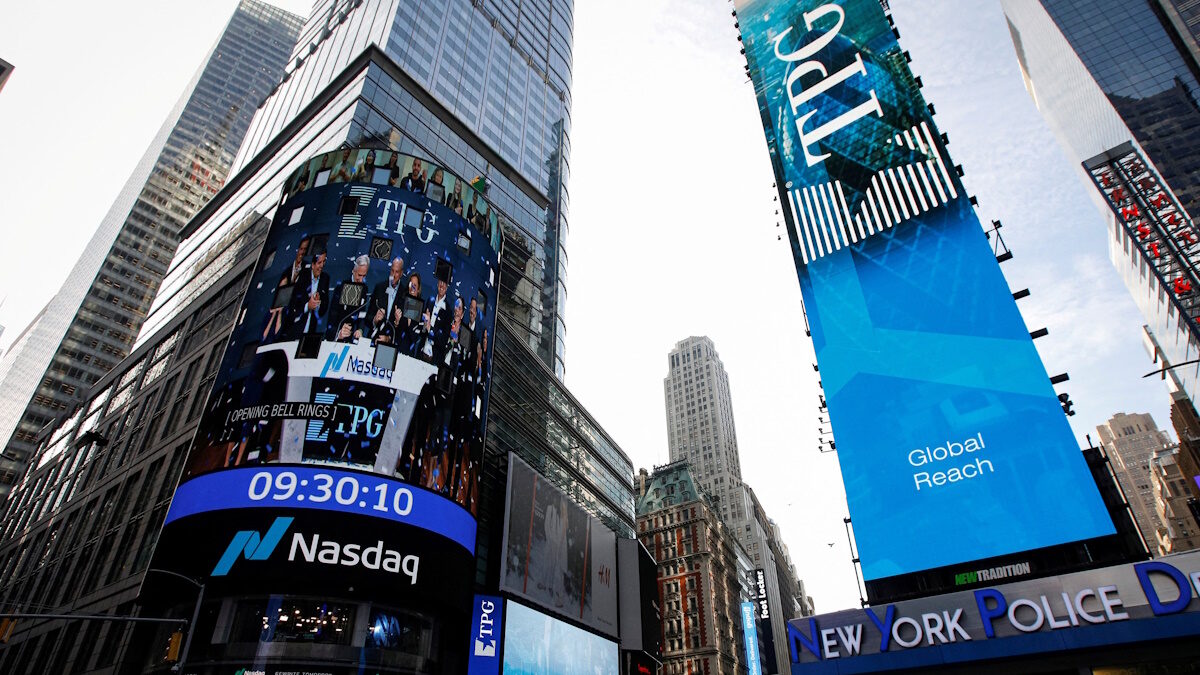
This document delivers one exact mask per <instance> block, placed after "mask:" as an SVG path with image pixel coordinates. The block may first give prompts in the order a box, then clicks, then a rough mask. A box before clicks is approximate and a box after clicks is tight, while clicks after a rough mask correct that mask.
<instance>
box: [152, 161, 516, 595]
mask: <svg viewBox="0 0 1200 675" xmlns="http://www.w3.org/2000/svg"><path fill="white" fill-rule="evenodd" d="M286 185H287V188H286V189H285V191H284V195H283V198H282V202H281V204H280V205H279V207H278V208H277V210H276V213H275V216H274V219H273V222H272V226H271V229H270V231H269V232H268V233H267V237H266V241H265V243H264V245H263V249H262V253H261V255H260V257H259V259H258V263H257V265H256V267H255V268H254V272H253V276H252V278H251V281H250V284H249V290H248V291H247V293H246V296H245V298H244V299H243V302H242V307H241V313H240V315H239V316H240V318H239V320H238V324H237V326H236V327H235V329H234V331H233V334H232V336H231V338H230V341H229V344H228V346H227V348H226V351H225V355H224V359H223V360H222V361H221V363H220V366H219V368H218V369H217V371H216V374H215V380H214V382H213V385H212V391H211V394H210V395H209V397H208V401H207V404H206V406H205V408H204V412H203V416H202V418H201V421H200V425H199V428H198V430H197V433H196V436H195V438H194V440H193V443H192V447H191V448H190V451H189V454H188V459H187V461H186V463H185V465H184V472H183V477H182V479H181V483H180V485H179V488H178V489H177V492H176V496H175V499H174V501H173V502H172V506H171V509H170V511H169V513H168V515H167V518H166V523H165V526H164V534H163V538H162V542H160V545H159V547H158V549H159V550H158V553H156V555H158V557H159V562H160V563H161V564H160V565H158V566H160V567H164V569H171V570H174V571H178V572H181V573H185V574H189V575H192V576H196V577H209V578H210V580H211V581H212V582H213V584H214V586H218V587H219V586H222V585H239V584H242V583H244V582H245V583H250V582H253V581H254V580H256V579H257V580H259V581H276V580H284V579H286V578H288V575H290V574H292V573H293V570H299V571H301V572H304V573H312V576H311V578H310V580H309V589H308V590H336V591H338V592H348V591H347V588H348V587H349V586H350V585H348V584H345V583H344V582H345V580H346V579H348V578H351V577H353V576H354V575H355V574H358V573H359V572H362V573H364V574H367V575H368V576H371V574H370V573H374V572H377V571H378V569H381V567H380V566H381V565H384V566H387V565H390V564H391V563H390V562H388V561H387V560H384V561H383V562H380V560H376V559H375V558H378V557H379V555H382V556H383V558H385V559H386V558H387V553H386V552H387V551H394V552H396V553H397V554H399V555H401V558H400V560H401V561H407V563H405V564H401V568H404V569H407V568H408V567H412V568H414V569H413V573H412V574H411V575H410V576H411V583H403V584H402V583H386V582H381V584H380V585H376V586H375V588H386V589H388V590H389V592H392V593H393V594H400V595H402V596H403V597H409V596H414V597H415V596H417V595H421V594H422V592H423V591H424V590H426V589H428V590H430V591H431V592H432V590H433V589H434V588H435V586H436V587H438V588H441V589H443V596H442V597H443V599H445V597H446V596H445V591H444V589H446V588H454V589H460V588H461V589H466V588H467V587H468V586H469V585H468V584H465V583H462V580H463V579H469V578H470V576H471V572H470V563H471V560H472V559H473V556H474V550H475V517H474V516H475V513H476V508H477V502H478V495H479V470H480V461H481V458H482V452H483V438H484V431H485V429H484V423H485V419H486V415H487V405H488V396H487V393H488V386H489V372H490V363H491V337H492V334H493V332H494V327H495V317H494V308H495V307H496V282H497V279H496V275H497V263H498V254H499V247H500V234H499V230H498V227H497V223H496V217H495V214H494V212H493V211H492V210H491V209H490V207H488V205H487V203H486V201H485V200H484V198H483V196H482V195H481V194H479V193H478V192H477V191H476V190H475V189H474V188H472V187H471V186H470V185H469V184H468V183H467V182H466V181H463V180H462V179H459V178H456V177H455V176H453V175H452V174H450V173H449V172H447V171H445V170H444V169H442V168H441V167H437V166H434V165H431V164H429V163H428V162H424V161H423V160H421V159H420V158H417V157H411V156H407V155H401V154H399V153H394V152H387V151H382V150H366V149H358V150H353V149H346V150H338V151H335V152H331V153H326V154H324V155H319V156H317V157H314V158H313V159H311V160H310V161H309V162H307V163H305V164H304V165H303V166H301V167H300V168H299V169H297V170H296V171H295V172H294V173H293V174H292V175H291V176H290V177H289V178H288V180H287V183H286ZM433 186H437V187H438V189H437V190H431V187H433ZM285 521H286V522H287V523H289V525H287V526H286V527H285V526H284V525H283V524H282V523H284V522H285ZM310 524H311V526H312V527H314V528H318V529H320V532H321V534H320V542H319V544H318V543H314V542H315V541H316V540H314V539H312V538H311V537H308V535H305V537H307V538H303V539H301V538H300V537H301V535H300V534H298V532H300V531H301V529H302V526H303V527H308V526H309V525H310ZM280 528H282V529H280ZM343 528H344V529H345V532H339V530H342V529H343ZM356 528H357V530H361V531H362V532H363V533H367V532H373V534H371V535H370V536H366V534H364V535H363V536H362V537H359V539H362V541H358V540H355V541H353V542H352V541H350V539H349V538H348V536H349V533H351V532H352V531H357V530H356ZM372 528H374V530H373V529H372ZM277 531H278V533H280V534H279V536H280V537H282V539H280V540H279V541H278V546H277V547H276V548H275V549H272V551H271V552H270V555H268V554H267V553H268V551H267V549H268V548H270V547H268V546H267V542H268V541H270V540H271V537H272V536H273V535H272V533H276V532H277ZM314 531H316V530H314ZM214 537H215V539H214ZM231 537H232V538H231ZM343 540H344V541H343ZM327 541H328V542H331V543H330V544H329V545H328V546H327V545H326V542H327ZM231 542H232V543H231ZM238 542H240V543H241V544H242V545H243V546H242V548H238ZM377 542H382V543H380V544H379V546H380V547H382V548H379V549H378V550H376V549H370V551H371V552H372V556H373V557H371V558H370V559H368V549H369V548H370V547H371V546H373V545H374V544H376V543H377ZM168 544H169V546H168ZM318 547H319V548H318ZM413 547H420V548H421V552H420V555H419V556H418V557H419V559H420V560H419V564H418V562H417V558H409V557H405V556H408V555H410V549H411V548H413ZM335 548H336V549H337V550H336V551H335V550H334V549H335ZM285 549H286V550H285ZM309 553H311V554H312V555H311V556H309V555H308V554H309ZM375 553H378V554H379V555H375ZM297 556H299V557H297ZM309 557H311V558H312V559H311V560H309V559H308V558H309ZM326 559H329V560H335V563H334V564H336V565H337V567H331V568H329V569H325V568H320V567H314V566H313V565H318V564H320V563H322V562H323V561H324V560H326ZM464 561H465V562H466V564H465V565H464V564H463V563H464ZM168 562H169V563H170V564H168ZM418 567H419V571H416V568H418ZM185 570H186V571H185ZM322 570H324V572H325V574H324V575H322V574H320V572H321V571H322ZM451 571H458V572H461V573H462V575H461V578H457V581H453V582H451V583H449V584H448V586H447V585H446V583H441V582H450V581H451V580H452V579H455V577H449V576H446V575H447V574H448V573H449V572H451ZM427 579H428V580H429V583H428V584H427V583H426V580H427ZM434 580H437V581H438V582H439V583H437V584H435V583H434ZM269 588H270V589H271V590H272V591H274V590H275V587H274V586H273V585H272V586H269ZM365 588H366V587H364V586H362V585H357V586H355V589H357V590H356V591H355V592H362V591H364V590H365ZM455 595H456V596H461V597H463V598H466V597H468V596H467V591H465V590H463V591H462V592H461V593H460V592H458V591H455ZM392 599H395V598H392ZM465 608H466V600H465V599H464V601H463V603H462V609H463V610H465Z"/></svg>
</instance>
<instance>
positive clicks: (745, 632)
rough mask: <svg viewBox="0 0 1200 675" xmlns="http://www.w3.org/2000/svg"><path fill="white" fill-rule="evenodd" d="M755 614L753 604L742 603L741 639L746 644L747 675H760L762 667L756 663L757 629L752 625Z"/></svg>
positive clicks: (757, 659)
mask: <svg viewBox="0 0 1200 675" xmlns="http://www.w3.org/2000/svg"><path fill="white" fill-rule="evenodd" d="M755 614H756V611H755V606H754V603H753V602H743V603H742V637H743V639H744V640H745V642H746V672H747V673H749V675H762V667H761V666H760V665H759V662H758V661H759V658H758V627H757V626H755V625H754V620H755Z"/></svg>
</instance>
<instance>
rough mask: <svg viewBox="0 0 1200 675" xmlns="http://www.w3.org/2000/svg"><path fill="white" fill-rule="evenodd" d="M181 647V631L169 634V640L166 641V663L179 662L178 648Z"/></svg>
mask: <svg viewBox="0 0 1200 675" xmlns="http://www.w3.org/2000/svg"><path fill="white" fill-rule="evenodd" d="M182 645H183V631H181V630H177V631H175V632H174V633H171V637H170V639H168V640H167V658H166V660H167V662H168V663H175V662H176V661H178V660H179V648H180V647H181V646H182Z"/></svg>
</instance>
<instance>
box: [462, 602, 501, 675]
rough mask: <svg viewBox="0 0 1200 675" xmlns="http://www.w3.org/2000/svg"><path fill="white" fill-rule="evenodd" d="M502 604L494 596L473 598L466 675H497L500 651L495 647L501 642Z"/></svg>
mask: <svg viewBox="0 0 1200 675" xmlns="http://www.w3.org/2000/svg"><path fill="white" fill-rule="evenodd" d="M503 603H504V601H503V600H501V599H500V598H497V597H495V596H491V595H476V596H475V611H474V613H473V620H472V621H471V625H472V626H474V628H473V629H472V631H471V633H472V634H471V646H470V647H469V648H468V652H467V653H468V654H469V658H468V659H467V675H499V673H500V650H499V649H497V646H498V645H499V643H500V641H501V638H500V631H501V626H503V625H504V604H503Z"/></svg>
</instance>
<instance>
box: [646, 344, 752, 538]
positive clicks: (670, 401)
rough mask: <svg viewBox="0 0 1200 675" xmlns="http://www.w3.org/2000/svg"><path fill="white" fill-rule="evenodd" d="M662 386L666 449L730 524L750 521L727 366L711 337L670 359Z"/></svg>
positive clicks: (677, 348) (685, 346) (682, 348)
mask: <svg viewBox="0 0 1200 675" xmlns="http://www.w3.org/2000/svg"><path fill="white" fill-rule="evenodd" d="M667 361H668V362H669V370H668V372H667V377H666V378H665V379H664V380H663V389H664V393H665V396H666V404H667V444H668V449H669V452H670V457H671V461H672V462H679V461H686V462H688V464H689V465H690V466H691V471H692V476H693V478H694V479H695V480H696V482H697V483H698V484H699V485H700V489H702V490H704V492H705V494H708V495H711V496H712V497H713V499H715V500H716V502H717V504H718V505H719V509H720V511H719V513H720V514H721V517H722V518H724V519H725V521H726V522H740V521H741V520H743V519H744V518H745V517H746V513H745V510H744V508H745V505H744V504H743V501H744V500H743V498H742V494H741V490H742V465H741V458H740V457H739V455H738V446H737V431H736V429H735V428H734V424H733V400H732V397H731V396H730V393H729V376H728V375H727V374H726V373H725V365H724V364H722V363H721V358H720V356H718V355H717V350H716V348H715V347H714V346H713V342H712V340H710V339H709V338H707V337H694V336H693V337H689V338H687V339H686V340H680V341H679V342H677V343H676V344H675V348H674V349H672V350H671V353H670V354H669V355H668V356H667Z"/></svg>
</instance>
